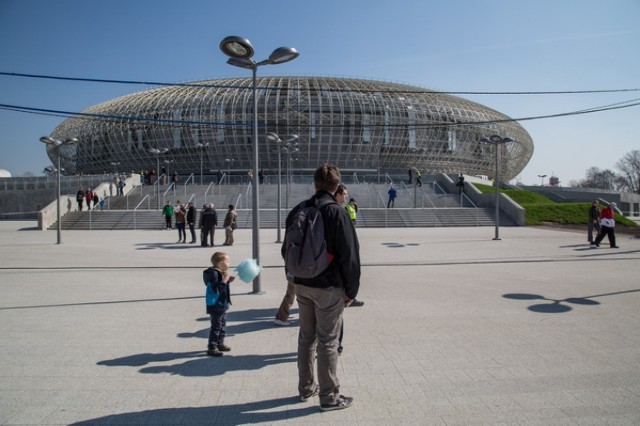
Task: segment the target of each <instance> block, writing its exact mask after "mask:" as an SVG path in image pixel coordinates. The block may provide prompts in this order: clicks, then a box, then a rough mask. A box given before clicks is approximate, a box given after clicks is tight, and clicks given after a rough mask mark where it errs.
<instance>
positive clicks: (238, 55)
mask: <svg viewBox="0 0 640 426" xmlns="http://www.w3.org/2000/svg"><path fill="white" fill-rule="evenodd" d="M220 50H221V51H222V53H224V54H225V55H227V56H228V57H229V59H228V60H227V63H228V64H229V65H233V66H236V67H240V68H245V69H250V70H251V73H252V77H253V83H252V92H253V140H252V145H253V153H252V154H253V161H252V168H253V170H254V173H258V170H260V167H259V166H258V94H257V92H258V90H257V81H256V80H257V78H256V74H257V70H258V67H260V66H262V65H277V64H282V63H285V62H289V61H291V60H293V59H295V58H297V57H298V55H299V53H298V51H297V50H296V49H294V48H292V47H279V48H277V49H276V50H274V51H273V52H272V53H271V55H269V58H268V59H265V60H264V61H260V62H255V61H254V60H253V59H251V57H252V56H253V54H254V50H253V46H252V45H251V42H250V41H249V40H247V39H246V38H243V37H238V36H228V37H225V38H224V39H223V40H222V41H221V42H220ZM258 180H259V179H257V176H256V177H254V179H252V189H253V192H252V200H253V203H252V204H253V205H252V209H251V210H252V219H253V224H252V225H253V226H252V234H253V235H252V237H253V238H252V245H253V258H254V259H255V260H256V262H257V263H258V265H259V264H260V237H259V232H260V217H259V215H260V213H259V204H258V203H259V197H258V185H259V183H258ZM253 293H261V289H260V275H258V276H256V277H255V278H254V279H253Z"/></svg>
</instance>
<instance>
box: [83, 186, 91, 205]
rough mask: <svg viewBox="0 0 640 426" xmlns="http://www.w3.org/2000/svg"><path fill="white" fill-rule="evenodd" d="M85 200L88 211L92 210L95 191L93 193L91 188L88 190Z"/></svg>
mask: <svg viewBox="0 0 640 426" xmlns="http://www.w3.org/2000/svg"><path fill="white" fill-rule="evenodd" d="M84 199H85V200H86V202H87V210H91V203H92V202H93V191H91V188H87V191H86V192H85V193H84Z"/></svg>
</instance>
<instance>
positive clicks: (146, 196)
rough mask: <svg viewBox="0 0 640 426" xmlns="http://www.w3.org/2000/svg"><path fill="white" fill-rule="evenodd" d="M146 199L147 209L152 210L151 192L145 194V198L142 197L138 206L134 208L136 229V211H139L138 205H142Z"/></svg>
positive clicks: (134, 227)
mask: <svg viewBox="0 0 640 426" xmlns="http://www.w3.org/2000/svg"><path fill="white" fill-rule="evenodd" d="M144 200H147V210H151V197H150V196H149V194H147V195H145V196H144V198H142V200H140V202H139V203H138V205H137V206H135V208H134V209H133V230H134V231H135V230H136V213H137V212H138V207H140V205H141V204H142V203H143V202H144Z"/></svg>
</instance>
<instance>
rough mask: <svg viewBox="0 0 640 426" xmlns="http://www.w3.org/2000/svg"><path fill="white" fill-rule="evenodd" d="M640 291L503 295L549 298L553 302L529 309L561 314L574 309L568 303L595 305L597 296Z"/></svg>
mask: <svg viewBox="0 0 640 426" xmlns="http://www.w3.org/2000/svg"><path fill="white" fill-rule="evenodd" d="M639 291H640V289H637V290H625V291H617V292H613V293H603V294H594V295H592V296H586V297H569V298H566V299H549V298H547V297H544V296H541V295H539V294H528V293H510V294H503V295H502V297H504V298H506V299H513V300H547V301H549V302H551V303H540V304H537V305H531V306H529V307H528V308H527V309H529V310H530V311H533V312H538V313H542V314H559V313H564V312H569V311H571V310H572V309H573V308H572V307H571V306H569V305H567V303H571V304H574V305H590V306H594V305H599V304H600V302H597V301H595V300H591V299H595V298H597V297H605V296H614V295H617V294H625V293H635V292H639Z"/></svg>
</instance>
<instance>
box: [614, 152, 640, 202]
mask: <svg viewBox="0 0 640 426" xmlns="http://www.w3.org/2000/svg"><path fill="white" fill-rule="evenodd" d="M616 167H617V168H618V170H620V171H621V172H622V173H621V174H620V175H618V182H617V183H618V186H619V188H620V189H622V190H627V191H629V192H633V193H634V194H640V150H637V149H635V150H633V151H631V152H628V153H626V154H625V155H624V157H622V158H621V159H620V160H618V162H617V163H616Z"/></svg>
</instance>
